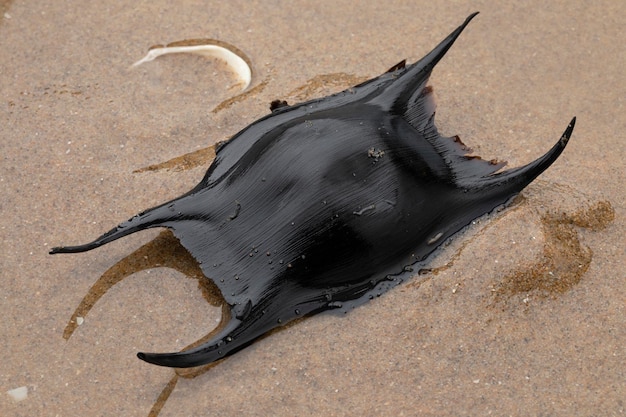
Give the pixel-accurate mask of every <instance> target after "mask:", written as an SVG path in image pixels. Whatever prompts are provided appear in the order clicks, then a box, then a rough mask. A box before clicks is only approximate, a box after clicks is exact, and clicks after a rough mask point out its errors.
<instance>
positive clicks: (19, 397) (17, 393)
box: [7, 387, 28, 402]
mask: <svg viewBox="0 0 626 417" xmlns="http://www.w3.org/2000/svg"><path fill="white" fill-rule="evenodd" d="M7 394H9V397H11V398H12V399H13V401H15V402H20V401H23V400H25V399H26V397H28V387H19V388H14V389H10V390H8V391H7Z"/></svg>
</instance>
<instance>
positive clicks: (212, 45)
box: [133, 39, 252, 90]
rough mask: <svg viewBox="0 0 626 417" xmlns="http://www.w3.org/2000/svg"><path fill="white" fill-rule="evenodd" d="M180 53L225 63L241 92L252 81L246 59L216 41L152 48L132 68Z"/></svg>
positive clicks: (235, 50) (205, 40) (248, 62)
mask: <svg viewBox="0 0 626 417" xmlns="http://www.w3.org/2000/svg"><path fill="white" fill-rule="evenodd" d="M180 53H188V54H196V55H202V56H207V57H213V58H218V59H221V60H224V61H226V63H227V64H228V66H229V67H231V68H232V69H233V70H234V71H235V73H237V76H238V77H239V79H240V80H241V84H242V85H243V90H245V89H246V88H248V86H249V85H250V83H251V81H252V66H251V64H250V60H249V59H248V57H247V56H246V55H245V54H244V53H243V52H242V51H241V50H239V49H238V48H237V47H235V46H233V45H230V44H228V43H226V42H222V41H218V40H216V39H189V40H184V41H178V42H172V43H169V44H167V45H165V46H163V45H157V46H153V47H151V48H150V50H149V51H148V53H147V54H146V56H144V57H143V58H141V59H140V60H139V61H137V62H135V63H134V64H133V67H136V66H139V65H141V64H143V63H145V62H149V61H152V60H154V59H155V58H158V57H160V56H161V55H167V54H180Z"/></svg>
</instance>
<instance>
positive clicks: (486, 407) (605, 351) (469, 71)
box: [0, 0, 626, 416]
mask: <svg viewBox="0 0 626 417" xmlns="http://www.w3.org/2000/svg"><path fill="white" fill-rule="evenodd" d="M353 3H354V2H344V1H332V2H331V1H316V2H289V3H283V2H229V3H226V4H225V3H224V2H199V1H186V2H175V3H172V2H164V1H153V2H149V3H142V4H137V3H136V2H104V3H102V4H98V5H95V4H92V3H91V2H84V1H75V2H72V3H70V4H68V3H61V2H44V1H40V2H37V1H35V2H29V3H28V4H26V3H22V2H7V1H4V2H0V11H2V13H3V16H0V45H1V47H0V89H1V90H0V91H2V105H1V106H0V126H1V128H0V135H1V137H2V140H1V141H0V147H1V154H2V158H3V159H2V163H1V164H0V184H1V185H2V189H3V198H2V201H1V202H0V208H1V212H2V216H0V231H1V233H2V240H1V243H0V245H1V246H0V249H1V250H2V253H3V257H2V263H1V267H0V276H1V280H2V281H1V285H2V297H1V302H0V314H2V316H3V318H4V319H3V320H2V321H0V334H2V337H1V338H0V347H1V348H2V352H3V353H4V355H5V359H4V360H3V361H2V365H0V415H3V416H31V415H50V416H75V415H96V416H108V415H124V416H147V415H148V414H149V412H150V410H151V409H152V407H153V406H154V404H155V402H156V401H157V398H158V397H159V395H160V394H161V392H162V390H163V389H164V388H165V386H166V385H167V384H168V382H169V381H170V380H171V379H172V377H173V376H174V375H175V374H174V371H173V370H171V369H166V368H159V367H155V366H152V365H148V364H146V363H144V362H142V361H140V360H138V359H137V358H136V356H135V354H136V352H137V351H140V350H141V351H148V352H151V351H163V352H165V351H174V350H178V349H182V348H183V347H185V346H186V345H188V344H189V343H192V342H194V341H195V340H197V339H199V338H201V337H203V336H204V335H205V334H207V332H209V331H210V330H211V329H212V328H213V327H215V326H216V325H217V323H218V322H219V318H220V315H221V309H220V308H219V307H216V306H212V305H211V304H210V303H207V301H206V300H205V297H203V293H202V291H200V290H199V289H198V283H197V281H196V280H193V279H188V278H187V277H186V275H185V274H184V273H181V272H179V271H177V270H175V269H171V268H154V269H147V270H143V271H140V272H137V273H134V274H132V275H130V276H129V277H128V278H126V279H124V280H123V281H121V282H120V283H118V284H117V285H115V286H113V287H112V288H111V289H110V290H109V291H108V292H106V294H104V295H103V296H102V298H101V299H99V300H98V301H97V302H96V303H95V305H94V307H93V308H92V309H91V310H90V311H89V313H88V314H87V315H86V316H85V317H84V322H82V324H81V325H80V326H77V327H76V329H75V330H74V332H73V334H72V335H71V337H70V338H69V339H68V340H66V339H64V337H63V336H64V329H66V326H67V325H68V321H70V319H71V318H72V314H73V313H74V311H75V309H76V308H77V306H78V305H79V304H80V303H81V300H82V299H83V297H84V296H85V294H87V293H88V291H89V289H90V287H91V286H92V285H93V284H94V283H95V282H96V281H97V280H98V278H99V277H100V276H101V275H103V274H104V273H105V272H106V271H107V270H109V268H111V267H113V266H115V265H116V264H117V263H118V262H119V261H120V260H121V259H124V258H125V257H127V256H128V255H129V254H131V253H133V252H134V251H135V250H137V249H138V248H140V247H142V245H144V244H146V243H148V242H151V241H152V240H153V239H154V238H155V237H156V236H157V235H158V234H159V231H156V230H154V231H147V232H142V233H140V234H137V235H136V236H130V237H128V238H125V239H123V240H120V241H118V242H115V243H112V244H109V245H107V246H105V247H104V248H101V249H98V250H97V251H93V252H88V253H85V254H79V255H66V256H61V255H58V256H50V255H48V251H49V249H50V248H51V247H52V246H58V245H60V244H76V243H84V242H85V241H89V240H91V239H93V238H94V237H96V236H98V235H99V234H101V233H102V232H104V231H106V230H109V229H110V228H111V227H113V226H114V225H116V224H117V223H119V222H120V221H122V220H125V219H127V218H129V217H130V216H132V215H134V214H135V213H137V212H139V211H141V210H143V209H145V208H148V207H151V206H153V205H156V204H158V203H161V202H163V201H166V200H168V199H170V198H173V197H176V196H178V195H180V194H182V193H183V192H185V191H187V190H189V189H190V188H191V187H192V186H193V185H195V184H196V182H197V181H199V179H200V178H201V177H202V176H203V174H204V172H205V170H206V168H207V166H208V163H204V165H202V164H201V165H199V166H195V167H193V166H190V165H176V163H174V164H173V165H170V166H169V167H168V168H165V169H156V170H145V171H143V172H135V171H137V170H141V169H142V168H144V167H148V166H151V165H155V164H157V165H158V164H161V163H164V162H166V161H171V160H172V159H174V158H177V157H180V156H181V155H185V154H189V153H193V152H196V151H200V150H203V149H206V148H207V147H209V146H211V145H213V144H215V143H216V142H218V141H221V140H225V139H228V138H229V137H230V136H231V135H233V134H234V133H236V132H238V131H239V130H240V129H241V128H243V127H245V126H246V125H248V124H249V123H250V122H252V121H254V120H255V119H257V118H259V117H261V116H263V115H265V114H267V113H268V111H269V109H268V106H269V103H270V102H271V101H272V100H275V99H284V98H286V99H287V100H288V101H289V102H290V103H292V102H297V101H299V100H305V99H309V98H314V97H317V96H321V95H325V94H328V93H330V92H334V91H339V90H341V89H343V88H346V87H349V86H350V85H351V84H353V81H355V80H361V79H363V78H369V77H372V76H376V75H378V74H380V73H381V72H384V71H385V70H386V69H387V68H389V67H391V66H392V65H394V64H395V63H397V62H398V61H400V60H401V59H404V58H407V59H408V61H409V62H413V61H415V60H416V59H418V58H420V57H422V56H423V54H425V53H426V52H428V51H429V50H430V49H431V48H432V47H434V46H435V45H436V44H437V43H438V42H439V41H440V40H441V39H442V38H443V37H445V36H446V35H447V34H448V33H449V32H450V31H451V30H452V29H453V28H455V27H456V26H457V25H458V24H460V23H461V22H462V21H463V19H464V18H465V17H466V16H467V15H468V14H470V13H471V12H473V11H475V10H479V11H480V12H481V14H480V15H479V16H478V17H477V18H476V19H475V20H474V21H473V22H472V23H471V24H470V26H469V27H468V28H467V29H466V31H465V32H464V33H463V35H462V36H461V37H460V39H459V40H458V41H457V42H456V44H455V45H454V46H453V48H452V49H451V50H450V52H449V53H448V55H447V56H446V57H445V58H444V59H443V60H442V62H441V63H440V64H439V65H438V66H437V68H436V70H435V72H434V73H433V76H432V78H431V85H432V86H433V87H434V89H435V94H436V98H437V102H438V111H437V125H438V126H439V129H440V131H441V132H442V133H443V134H447V135H454V134H458V135H460V136H461V138H462V140H463V141H464V142H465V143H466V144H467V145H468V146H470V147H472V148H473V149H474V151H475V153H476V154H479V155H481V156H483V157H484V158H488V159H491V158H499V159H503V160H507V161H508V162H509V166H511V167H514V166H519V165H522V164H525V163H527V162H529V161H530V160H532V159H534V158H536V157H537V156H539V155H541V154H543V153H544V152H545V151H546V150H547V149H549V147H550V146H551V145H552V144H553V143H554V142H555V141H556V140H557V139H558V137H559V136H560V134H561V133H562V132H563V130H564V129H565V127H566V126H567V123H568V122H569V120H570V119H571V117H572V116H577V117H578V122H577V125H576V129H575V131H574V135H573V137H572V140H571V142H570V144H569V145H568V148H567V149H566V150H565V152H564V153H563V155H562V156H561V158H560V159H559V160H558V161H557V162H556V163H555V164H554V166H552V167H551V168H550V169H549V170H548V171H547V172H546V173H544V174H543V175H542V176H541V177H540V180H539V181H537V182H536V183H535V184H533V185H532V186H531V187H529V188H528V189H527V190H526V191H524V192H523V193H522V195H521V197H520V198H518V199H517V200H516V202H515V204H514V205H513V206H512V207H510V208H509V209H507V210H505V211H503V212H500V213H497V214H494V215H492V216H489V217H488V218H483V219H480V221H478V222H477V224H475V225H473V226H472V227H471V228H469V229H468V230H467V231H465V232H464V233H462V234H461V235H459V236H457V237H456V238H455V239H454V240H453V241H452V243H451V244H450V245H449V246H448V247H447V248H446V249H445V250H444V251H443V252H442V253H440V254H439V256H438V257H437V258H436V259H435V260H434V261H433V264H432V267H433V271H431V272H430V273H426V274H425V275H422V276H419V277H415V279H413V280H411V281H409V282H407V283H406V284H404V285H402V286H400V287H398V288H396V289H394V290H392V291H391V292H389V293H387V294H385V295H384V296H382V297H380V298H378V299H376V300H374V301H372V302H370V303H367V304H365V305H364V306H362V307H359V308H357V309H356V310H354V311H352V312H350V313H349V314H348V315H347V316H345V317H338V316H335V315H331V314H322V315H318V316H315V317H313V318H310V319H307V320H304V321H302V322H300V323H297V324H296V325H293V326H289V327H287V328H285V329H283V330H281V331H279V332H276V333H274V334H272V335H271V336H269V337H266V338H264V339H263V340H261V341H259V342H258V343H255V344H254V345H253V346H251V347H249V348H247V349H245V350H244V351H242V352H240V353H238V354H236V355H234V356H233V357H230V358H228V359H226V360H225V361H223V362H221V363H219V364H218V365H217V366H215V367H213V368H212V369H210V370H208V372H205V373H204V374H202V375H200V376H198V377H196V378H193V379H189V378H180V379H179V380H178V383H177V385H176V386H175V388H174V390H173V391H172V393H171V396H170V397H169V399H168V400H167V402H166V403H165V404H164V406H163V408H162V410H161V412H160V416H183V415H223V416H230V415H250V416H253V415H259V416H262V415H276V416H293V415H299V416H307V415H328V416H351V415H388V416H399V415H406V416H411V415H420V416H447V415H520V416H521V415H524V416H526V415H551V416H592V415H606V416H617V415H623V414H624V412H625V408H626V404H625V403H624V398H626V384H625V383H624V381H626V349H625V348H624V346H626V314H625V313H626V312H625V310H624V308H625V297H624V291H623V290H624V288H626V285H625V283H626V273H625V272H624V271H625V270H626V265H625V260H626V251H625V245H624V238H623V236H624V234H625V233H626V222H625V220H624V219H625V215H626V211H625V207H626V204H625V196H626V192H625V191H624V185H623V184H624V183H626V174H625V170H624V156H625V155H626V150H625V148H626V145H625V143H626V141H625V140H624V133H623V132H624V131H626V108H625V97H626V77H624V65H625V64H626V50H625V49H624V46H623V45H622V43H623V42H620V39H622V38H623V27H624V26H625V23H626V18H625V17H624V16H626V5H624V4H623V3H621V2H615V1H608V0H607V1H602V2H596V3H594V4H593V5H589V4H587V2H583V1H570V2H552V3H550V4H549V5H547V6H546V5H544V4H543V2H542V3H540V2H538V1H534V0H533V1H531V2H527V3H525V4H524V5H508V6H503V5H501V4H500V3H499V2H490V1H480V2H466V1H462V2H458V3H455V5H454V7H450V6H449V2H440V3H439V4H434V3H433V2H404V1H398V2H391V3H385V4H382V3H380V4H376V5H374V4H372V5H369V6H358V7H357V6H355V5H354V4H353ZM244 5H245V7H244ZM195 38H213V39H219V40H222V41H226V42H229V43H231V44H233V45H236V46H237V47H238V48H240V49H241V50H243V51H244V52H246V53H247V54H248V56H249V57H250V59H251V61H252V63H253V66H254V70H255V76H254V78H253V81H252V87H253V88H254V87H256V90H254V93H253V94H250V95H248V96H247V97H246V98H245V99H244V100H241V101H238V102H235V103H232V104H231V105H229V106H225V107H223V108H222V109H221V110H218V111H213V110H214V109H215V108H216V107H217V106H218V105H219V104H220V103H222V102H224V100H227V99H229V98H230V97H232V96H233V95H235V94H237V89H236V88H234V87H233V86H234V85H235V84H236V81H235V79H234V78H233V76H232V73H230V72H229V70H228V69H227V68H226V66H225V65H224V64H223V63H221V62H219V61H216V60H211V59H206V58H200V57H195V56H167V57H162V58H159V59H157V60H156V61H154V62H151V63H148V64H145V65H143V66H141V67H139V68H135V69H132V70H131V69H129V67H130V65H131V64H132V63H133V62H135V61H136V60H138V59H140V58H141V57H142V56H143V55H144V54H145V53H146V51H147V48H148V47H149V46H151V45H154V44H165V43H168V42H172V41H178V40H183V39H195ZM196 155H198V154H196ZM207 155H209V154H208V153H207V152H206V151H204V154H203V153H202V152H201V154H200V157H201V158H206V157H207ZM192 165H193V164H192ZM131 272H132V271H131ZM18 387H26V388H27V392H28V396H27V398H26V399H24V400H23V401H20V402H16V401H14V400H13V399H11V397H10V396H9V395H8V394H6V392H7V391H9V390H12V389H15V388H18Z"/></svg>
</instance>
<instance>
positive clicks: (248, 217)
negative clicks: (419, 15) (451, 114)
mask: <svg viewBox="0 0 626 417" xmlns="http://www.w3.org/2000/svg"><path fill="white" fill-rule="evenodd" d="M474 16H475V14H473V15H471V16H469V17H468V18H467V20H466V21H465V22H464V23H463V24H462V25H461V26H460V27H459V28H457V29H456V30H455V31H454V32H452V34H450V35H449V36H448V37H447V38H446V39H445V40H443V41H442V42H441V43H440V44H439V45H438V46H437V47H436V48H435V49H434V50H433V51H432V52H430V53H429V54H428V55H426V56H425V57H424V58H422V59H421V60H420V61H418V62H416V63H414V64H412V65H409V66H405V65H404V62H401V63H400V64H398V65H396V66H394V67H393V68H392V69H391V70H390V71H389V72H387V73H385V74H383V75H381V76H380V77H377V78H374V79H372V80H370V81H367V82H365V83H363V84H361V85H359V86H357V87H354V88H351V89H348V90H346V91H344V92H341V93H339V94H336V95H333V96H330V97H325V98H322V99H318V100H313V101H309V102H306V103H302V104H298V105H294V106H288V105H287V104H286V103H284V102H277V103H276V104H275V105H274V106H273V112H272V114H270V115H268V116H266V117H264V118H262V119H260V120H258V121H256V122H254V123H253V124H251V125H250V126H248V127H247V128H245V129H244V130H242V131H241V132H239V133H238V134H237V135H235V136H234V137H233V138H232V139H231V140H230V141H228V142H227V143H225V144H224V145H223V146H221V147H220V148H219V149H218V151H217V155H216V157H215V160H214V161H213V163H212V165H211V166H210V168H209V170H208V172H207V173H206V175H205V177H204V178H203V180H202V181H201V182H200V184H198V185H197V186H196V187H195V188H194V189H193V190H191V191H190V192H189V193H187V194H185V195H183V196H182V197H180V198H178V199H175V200H173V201H170V202H168V203H165V204H163V205H161V206H158V207H155V208H152V209H150V210H147V211H145V212H143V213H140V214H138V215H137V216H135V217H133V218H132V219H130V220H128V221H127V222H124V223H122V224H120V225H119V226H118V227H116V228H115V229H113V230H111V231H109V232H108V233H106V234H104V235H102V236H101V237H99V238H98V239H96V240H95V241H93V242H92V243H89V244H86V245H81V246H73V247H61V248H55V249H53V250H52V251H51V253H62V252H64V253H68V252H81V251H87V250H91V249H93V248H96V247H99V246H101V245H103V244H105V243H108V242H111V241H112V240H115V239H118V238H120V237H123V236H126V235H128V234H130V233H134V232H137V231H140V230H143V229H146V228H150V227H168V228H170V229H172V230H173V232H174V234H175V235H176V237H177V238H178V239H179V240H180V241H181V243H182V245H183V246H184V247H185V248H187V250H188V251H189V252H190V253H191V254H192V255H193V256H194V257H195V258H196V259H197V260H198V261H199V262H200V263H201V267H202V270H203V272H204V274H205V275H206V276H207V277H208V278H209V279H211V280H213V281H214V282H215V284H216V285H217V286H218V287H219V289H220V290H221V292H222V294H223V296H224V298H225V300H226V302H227V303H228V304H229V305H230V306H231V313H232V314H231V319H230V322H228V324H227V325H226V327H225V328H224V330H223V331H221V332H220V333H219V334H218V335H216V336H215V337H214V338H213V339H212V340H210V341H209V342H207V343H205V344H204V345H202V346H200V347H197V348H194V349H192V350H190V351H186V352H180V353H171V354H148V353H140V354H139V357H140V358H141V359H143V360H146V361H148V362H151V363H154V364H158V365H164V366H172V367H191V366H197V365H202V364H206V363H210V362H213V361H215V360H217V359H220V358H222V357H224V356H227V355H230V354H232V353H234V352H236V351H237V350H239V349H242V348H243V347H245V346H247V345H248V344H250V343H251V342H253V341H254V340H255V339H256V338H258V337H259V336H261V335H263V334H264V333H266V332H268V331H269V330H271V329H273V328H275V327H277V326H280V325H283V324H285V323H288V322H289V321H291V320H293V319H295V318H298V317H302V316H304V315H310V314H314V313H317V312H321V311H324V310H328V309H338V308H343V309H347V308H349V307H351V306H354V305H356V304H358V303H361V302H364V301H366V300H367V299H369V298H371V297H373V296H375V295H378V294H380V293H382V292H384V291H386V290H387V289H389V288H391V287H393V286H395V285H397V284H398V283H400V282H401V281H402V279H403V272H404V271H407V270H410V269H411V265H416V264H419V263H420V262H421V261H423V260H424V259H425V258H426V257H427V256H428V255H429V254H430V253H432V252H433V251H434V250H435V249H436V248H437V247H438V246H439V245H440V244H441V243H443V242H444V241H445V240H446V239H447V238H448V237H450V236H451V235H453V234H454V233H455V232H457V231H459V230H460V229H461V228H463V227H464V226H466V225H467V224H468V223H470V222H471V221H472V220H473V219H475V218H476V217H479V216H481V215H483V214H485V213H487V212H490V211H492V210H493V209H494V208H495V207H497V206H500V205H502V204H504V203H505V202H507V201H508V200H509V199H510V198H511V197H513V196H515V195H516V194H517V193H519V192H520V191H521V190H522V189H523V188H524V187H525V186H526V185H528V184H529V183H530V182H531V181H533V180H534V179H535V178H536V177H537V176H538V175H539V174H541V173H542V172H543V171H544V170H545V169H546V168H548V167H549V166H550V165H551V164H552V163H553V162H554V161H555V160H556V159H557V157H558V156H559V155H560V153H561V152H562V150H563V149H564V147H565V145H566V144H567V142H568V140H569V137H570V135H571V133H572V130H573V127H574V121H575V120H572V122H571V123H570V125H569V126H568V127H567V130H566V131H565V133H564V134H563V136H562V137H561V138H560V139H559V141H558V142H557V143H556V144H555V145H554V147H553V148H552V149H551V150H550V151H548V153H546V154H545V155H544V156H542V157H540V158H539V159H537V160H536V161H534V162H532V163H530V164H528V165H526V166H524V167H521V168H517V169H512V170H509V171H504V172H498V173H496V171H498V170H499V169H500V168H501V167H502V166H503V165H504V164H501V163H495V162H488V161H483V160H481V159H479V158H475V157H468V156H466V153H467V148H465V146H464V145H463V144H462V143H461V142H460V140H459V139H458V137H454V138H447V137H441V136H440V135H439V134H438V132H437V129H436V127H435V125H434V111H435V106H434V102H433V99H432V94H431V89H430V88H429V87H426V83H427V81H428V77H429V75H430V73H431V71H432V69H433V68H434V66H435V65H436V64H437V63H438V62H439V60H440V59H441V58H442V57H443V56H444V54H445V53H446V51H447V50H448V49H449V48H450V46H451V45H452V44H453V42H454V41H455V39H456V38H457V37H458V36H459V34H460V33H461V31H462V30H463V29H464V28H465V26H466V25H467V24H468V23H469V21H470V20H471V19H472V18H473V17H474Z"/></svg>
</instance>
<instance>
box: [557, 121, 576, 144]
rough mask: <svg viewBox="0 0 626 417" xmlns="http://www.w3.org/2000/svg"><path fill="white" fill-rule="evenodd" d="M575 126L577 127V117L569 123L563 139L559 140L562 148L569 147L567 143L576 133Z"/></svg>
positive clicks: (562, 136)
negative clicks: (573, 133) (574, 132)
mask: <svg viewBox="0 0 626 417" xmlns="http://www.w3.org/2000/svg"><path fill="white" fill-rule="evenodd" d="M574 126H576V116H574V117H573V118H572V121H571V122H569V124H568V125H567V128H566V129H565V132H563V135H561V139H559V143H560V145H561V146H562V147H565V145H567V142H569V139H570V137H571V136H572V132H573V131H574Z"/></svg>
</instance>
